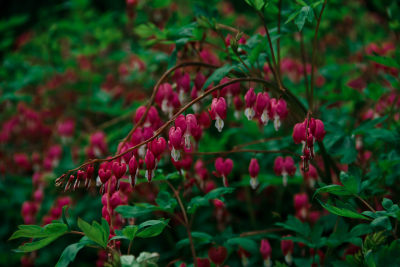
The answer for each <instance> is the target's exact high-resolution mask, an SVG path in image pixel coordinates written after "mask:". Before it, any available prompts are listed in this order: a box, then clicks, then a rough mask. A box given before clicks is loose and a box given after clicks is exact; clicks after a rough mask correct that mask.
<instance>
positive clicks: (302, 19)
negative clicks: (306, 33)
mask: <svg viewBox="0 0 400 267" xmlns="http://www.w3.org/2000/svg"><path fill="white" fill-rule="evenodd" d="M313 18H314V14H313V11H312V8H311V7H309V6H303V7H302V8H301V9H300V12H299V14H298V15H297V16H296V19H295V21H294V23H295V24H296V26H297V28H298V29H299V31H301V30H302V29H303V27H304V24H305V23H306V19H307V20H308V21H309V22H312V21H313Z"/></svg>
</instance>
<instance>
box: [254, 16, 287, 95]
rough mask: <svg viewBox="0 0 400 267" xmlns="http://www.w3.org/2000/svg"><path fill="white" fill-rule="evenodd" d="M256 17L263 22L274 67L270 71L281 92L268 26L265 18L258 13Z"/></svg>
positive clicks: (281, 87)
mask: <svg viewBox="0 0 400 267" xmlns="http://www.w3.org/2000/svg"><path fill="white" fill-rule="evenodd" d="M258 15H259V16H260V18H261V20H262V21H263V25H264V29H265V34H266V35H267V39H268V44H269V49H270V52H271V58H272V64H273V65H274V66H273V68H272V69H271V70H272V72H273V73H274V76H275V80H276V82H277V83H278V86H279V88H280V89H281V90H284V89H283V86H282V83H281V79H280V75H279V71H278V67H277V64H276V59H275V53H274V47H273V45H272V40H271V36H270V35H269V31H268V26H267V23H266V22H265V18H264V15H263V14H262V13H261V12H260V11H259V12H258Z"/></svg>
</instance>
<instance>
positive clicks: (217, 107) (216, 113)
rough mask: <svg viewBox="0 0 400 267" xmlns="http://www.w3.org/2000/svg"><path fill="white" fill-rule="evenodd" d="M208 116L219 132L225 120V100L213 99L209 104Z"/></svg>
mask: <svg viewBox="0 0 400 267" xmlns="http://www.w3.org/2000/svg"><path fill="white" fill-rule="evenodd" d="M210 116H211V119H212V120H215V127H216V128H217V130H218V131H219V132H221V131H222V128H224V119H225V118H226V102H225V98H223V97H218V98H214V99H213V100H212V103H211V109H210Z"/></svg>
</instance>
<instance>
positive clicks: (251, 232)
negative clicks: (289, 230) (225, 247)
mask: <svg viewBox="0 0 400 267" xmlns="http://www.w3.org/2000/svg"><path fill="white" fill-rule="evenodd" d="M280 231H285V229H283V228H270V229H264V230H257V231H250V232H243V233H241V234H240V237H246V236H253V235H259V234H268V233H274V232H280Z"/></svg>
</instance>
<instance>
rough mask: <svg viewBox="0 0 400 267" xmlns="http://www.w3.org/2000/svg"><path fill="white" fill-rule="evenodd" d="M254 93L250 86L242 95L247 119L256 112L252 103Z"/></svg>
mask: <svg viewBox="0 0 400 267" xmlns="http://www.w3.org/2000/svg"><path fill="white" fill-rule="evenodd" d="M256 99H257V96H256V93H254V88H250V89H249V90H248V91H247V93H246V94H245V96H244V101H245V103H246V109H245V110H244V115H245V116H246V117H247V119H248V120H252V119H253V118H254V115H255V114H256V111H255V107H254V104H255V103H256Z"/></svg>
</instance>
